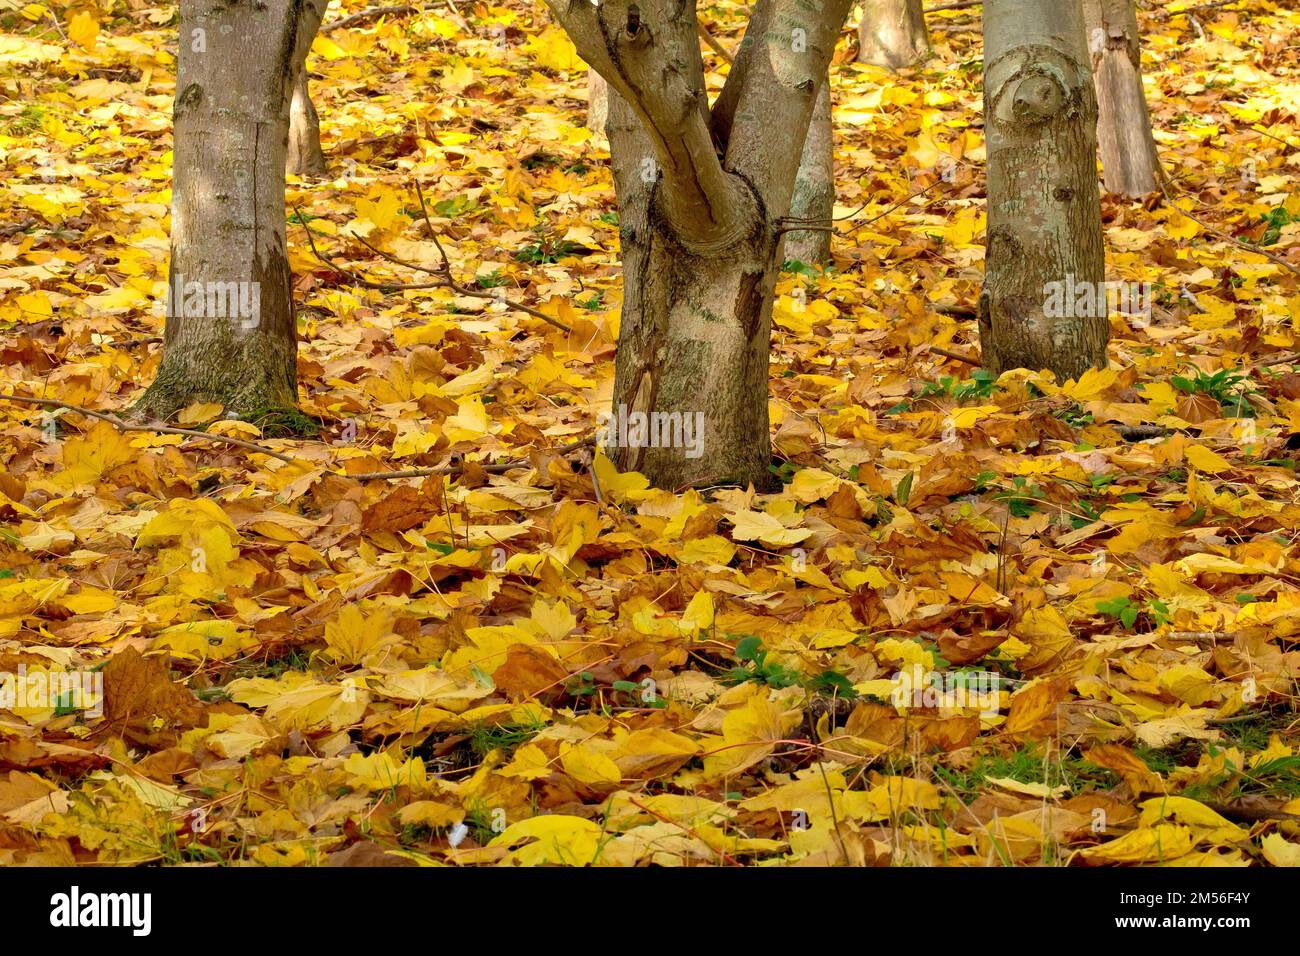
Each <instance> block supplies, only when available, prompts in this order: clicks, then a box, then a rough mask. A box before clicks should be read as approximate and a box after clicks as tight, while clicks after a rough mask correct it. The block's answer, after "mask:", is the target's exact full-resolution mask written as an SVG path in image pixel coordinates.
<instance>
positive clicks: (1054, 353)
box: [980, 0, 1109, 378]
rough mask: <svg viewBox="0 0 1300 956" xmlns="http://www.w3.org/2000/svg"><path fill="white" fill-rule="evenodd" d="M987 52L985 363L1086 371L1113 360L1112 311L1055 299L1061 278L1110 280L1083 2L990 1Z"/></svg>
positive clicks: (1088, 282)
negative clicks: (1109, 347) (1109, 349)
mask: <svg viewBox="0 0 1300 956" xmlns="http://www.w3.org/2000/svg"><path fill="white" fill-rule="evenodd" d="M984 50H985V54H984V55H985V72H984V122H985V127H986V136H987V140H988V237H987V262H986V268H985V279H984V291H983V293H982V295H981V296H980V340H981V343H982V346H983V357H984V364H985V366H986V367H987V368H989V369H990V370H991V371H994V372H1002V371H1005V370H1006V369H1011V368H1029V369H1034V370H1039V369H1044V368H1046V369H1051V370H1052V371H1053V372H1055V373H1056V374H1057V376H1058V378H1066V377H1069V378H1077V377H1078V376H1079V375H1081V374H1082V373H1083V372H1084V371H1086V370H1087V369H1089V368H1093V367H1098V368H1101V367H1105V365H1106V343H1107V340H1108V338H1109V323H1108V317H1107V316H1106V315H1105V314H1104V313H1105V309H1104V308H1102V309H1100V310H1090V309H1087V308H1085V309H1082V310H1075V309H1073V308H1067V309H1064V310H1062V309H1059V308H1057V309H1052V308H1049V307H1048V306H1049V302H1050V301H1051V297H1050V287H1051V284H1052V283H1061V284H1069V285H1070V286H1071V287H1072V288H1073V287H1079V288H1083V287H1088V288H1091V289H1093V290H1098V289H1101V288H1102V286H1103V283H1104V273H1105V253H1104V248H1103V244H1102V231H1101V196H1100V191H1099V189H1098V185H1097V170H1096V160H1095V157H1096V155H1097V140H1096V125H1097V101H1096V94H1095V93H1094V91H1093V84H1092V73H1091V70H1090V69H1089V66H1088V52H1087V47H1086V46H1085V42H1084V28H1083V12H1082V9H1081V8H1080V6H1079V4H1077V3H1072V2H1061V0H986V2H985V4H984ZM1076 311H1082V312H1084V313H1088V312H1090V311H1100V312H1101V313H1103V314H1083V315H1078V314H1075V313H1076ZM1061 312H1064V313H1065V314H1059V313H1061Z"/></svg>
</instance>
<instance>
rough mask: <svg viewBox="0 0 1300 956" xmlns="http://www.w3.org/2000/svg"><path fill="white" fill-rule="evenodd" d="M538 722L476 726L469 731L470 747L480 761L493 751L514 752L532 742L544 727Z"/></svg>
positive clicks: (543, 724)
mask: <svg viewBox="0 0 1300 956" xmlns="http://www.w3.org/2000/svg"><path fill="white" fill-rule="evenodd" d="M545 726H546V724H545V723H543V722H541V721H538V722H536V723H528V724H476V725H475V726H474V727H472V728H470V731H469V745H470V748H471V749H472V750H473V751H474V753H476V754H478V757H479V759H480V760H481V759H483V758H484V757H486V756H487V755H488V754H489V753H491V752H492V751H493V750H504V751H506V752H507V753H509V752H510V751H513V750H514V749H515V748H516V747H518V746H520V745H521V744H526V743H528V741H530V740H532V739H533V737H535V736H536V735H537V734H538V733H539V732H540V731H541V730H542V729H543V728H544V727H545Z"/></svg>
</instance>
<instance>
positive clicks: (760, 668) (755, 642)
mask: <svg viewBox="0 0 1300 956" xmlns="http://www.w3.org/2000/svg"><path fill="white" fill-rule="evenodd" d="M767 655H768V652H767V651H766V650H764V648H763V639H762V638H761V637H755V636H754V635H753V634H746V635H745V636H744V637H742V638H741V639H740V641H739V643H737V644H736V660H737V661H739V662H740V663H738V664H737V665H736V666H735V667H733V668H732V669H731V670H729V671H728V672H727V673H726V674H725V675H724V676H723V678H722V681H723V683H724V684H743V683H745V681H756V682H758V683H760V684H766V685H767V686H768V687H777V688H780V687H793V686H794V685H795V684H797V683H799V675H798V674H796V673H795V672H794V671H792V670H790V669H788V668H786V667H782V666H781V665H780V664H777V663H772V662H769V661H768V659H767Z"/></svg>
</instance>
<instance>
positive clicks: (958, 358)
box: [930, 345, 984, 368]
mask: <svg viewBox="0 0 1300 956" xmlns="http://www.w3.org/2000/svg"><path fill="white" fill-rule="evenodd" d="M930 351H931V352H933V353H934V354H935V355H942V356H943V357H944V358H950V359H952V360H953V361H954V362H965V363H966V364H967V365H973V366H975V367H976V368H983V367H984V361H983V360H982V359H977V358H974V357H973V356H970V355H963V354H962V353H961V352H953V351H951V350H949V349H941V348H939V346H937V345H931V346H930Z"/></svg>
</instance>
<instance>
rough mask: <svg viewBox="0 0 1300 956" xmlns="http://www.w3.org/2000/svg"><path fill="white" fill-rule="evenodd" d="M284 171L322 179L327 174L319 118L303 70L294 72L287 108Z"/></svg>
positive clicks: (305, 72) (304, 70)
mask: <svg viewBox="0 0 1300 956" xmlns="http://www.w3.org/2000/svg"><path fill="white" fill-rule="evenodd" d="M285 172H288V173H293V174H294V175H295V176H324V175H325V174H326V173H327V172H328V167H327V166H326V164H325V151H324V150H322V149H321V146H320V117H319V116H317V115H316V106H315V104H314V103H312V101H311V91H310V90H309V89H308V86H307V69H306V67H304V68H303V69H301V70H299V71H298V79H297V80H296V81H295V82H294V84H293V103H292V104H291V105H290V107H289V156H288V159H287V160H286V165H285Z"/></svg>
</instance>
